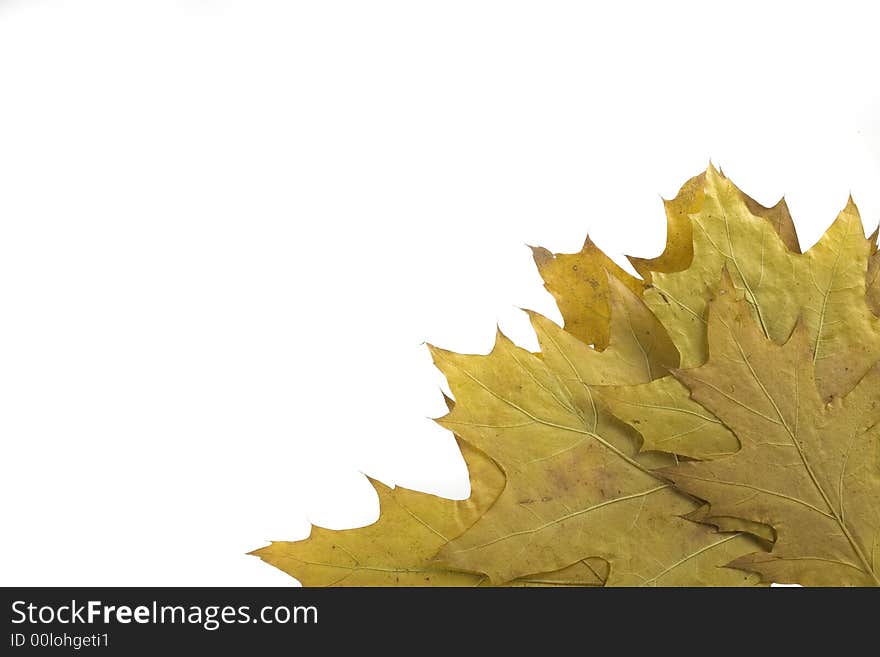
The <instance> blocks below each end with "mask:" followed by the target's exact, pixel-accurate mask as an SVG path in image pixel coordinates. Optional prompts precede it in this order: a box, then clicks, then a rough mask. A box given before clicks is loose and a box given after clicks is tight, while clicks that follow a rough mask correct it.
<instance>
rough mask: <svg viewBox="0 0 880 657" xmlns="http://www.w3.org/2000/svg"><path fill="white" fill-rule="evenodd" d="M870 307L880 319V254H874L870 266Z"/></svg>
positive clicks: (868, 279)
mask: <svg viewBox="0 0 880 657" xmlns="http://www.w3.org/2000/svg"><path fill="white" fill-rule="evenodd" d="M867 286H868V305H869V306H870V307H871V310H872V311H873V313H874V314H875V315H877V316H878V317H880V253H874V255H872V256H871V260H870V262H869V264H868V276H867Z"/></svg>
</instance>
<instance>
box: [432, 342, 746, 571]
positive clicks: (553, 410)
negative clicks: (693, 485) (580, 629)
mask: <svg viewBox="0 0 880 657" xmlns="http://www.w3.org/2000/svg"><path fill="white" fill-rule="evenodd" d="M432 354H433V356H434V361H435V363H436V365H437V366H438V367H439V368H440V370H441V371H442V372H443V373H444V374H445V375H446V377H447V380H448V381H449V385H450V387H451V389H452V392H453V394H454V396H455V398H456V404H455V407H454V408H453V409H452V411H451V412H450V413H449V415H447V416H446V417H444V418H441V419H440V420H439V422H440V424H441V425H443V426H445V427H447V428H449V429H450V430H452V431H454V432H455V433H456V434H458V435H460V436H461V437H462V439H463V440H464V441H467V442H469V443H471V444H473V445H474V446H476V447H477V448H478V449H480V450H481V451H484V452H485V453H487V454H488V455H489V456H490V457H491V458H492V459H493V460H494V461H495V462H497V463H498V464H499V465H500V466H501V467H502V469H503V470H504V472H505V476H506V477H507V484H506V486H505V488H504V491H502V493H501V495H500V496H499V497H498V500H497V501H496V502H495V503H494V504H493V505H492V506H491V507H490V508H489V509H488V510H487V511H486V513H485V514H484V515H483V516H482V517H481V518H480V519H479V520H478V521H477V522H476V523H475V524H474V525H473V526H472V527H471V528H470V529H469V530H468V531H467V532H466V533H465V534H464V535H462V536H460V537H459V538H457V539H455V540H453V541H450V542H449V543H448V544H447V545H446V546H444V547H443V548H442V549H441V550H440V552H439V555H438V561H439V562H440V563H442V564H443V565H445V566H448V567H452V568H455V569H461V570H467V571H473V572H482V573H485V574H486V575H488V576H489V578H490V580H491V581H492V582H493V583H503V582H506V581H509V580H512V579H515V578H517V577H521V576H523V575H525V574H527V573H532V572H537V571H542V570H556V569H559V568H563V567H565V566H566V565H568V564H570V563H572V562H574V561H577V560H579V559H582V558H584V557H586V556H593V557H601V558H602V559H604V560H605V561H607V562H608V563H609V567H610V568H609V574H608V580H607V582H606V585H609V586H614V585H657V584H660V585H683V584H689V585H700V584H712V585H734V584H751V583H753V580H750V579H749V578H747V577H744V576H743V573H742V572H738V571H736V570H733V569H725V568H719V566H723V565H724V564H726V563H727V562H728V561H730V560H731V559H732V558H734V556H738V555H741V554H745V553H746V552H750V551H754V550H756V549H759V548H758V546H757V544H756V543H755V542H754V541H753V539H751V538H749V537H747V536H745V535H742V534H718V533H716V532H714V531H712V530H711V529H710V528H709V527H708V526H707V525H701V524H698V523H695V522H691V521H689V520H686V519H684V518H682V517H681V516H682V515H684V514H687V513H689V512H692V511H693V510H695V509H696V508H697V506H698V505H697V504H696V503H695V502H693V501H692V500H691V499H689V498H688V497H686V496H682V495H680V494H679V493H677V492H676V491H675V490H673V489H672V487H671V486H670V485H669V482H668V481H665V480H663V479H661V478H658V477H657V476H656V475H655V474H653V473H652V471H651V470H650V468H648V467H646V466H645V465H643V464H642V463H640V462H639V461H638V459H637V450H638V441H637V437H636V436H635V435H634V434H633V433H632V432H631V431H630V430H628V429H627V427H626V426H625V425H623V424H621V423H620V422H618V421H617V420H615V419H614V418H613V417H611V416H610V414H608V413H606V412H605V411H604V410H603V408H602V407H601V406H600V405H596V404H592V403H590V402H589V395H588V394H587V395H586V396H585V397H582V398H581V399H580V400H579V399H578V398H577V397H575V396H574V395H572V393H571V391H570V389H569V387H568V386H567V385H566V383H565V382H564V381H563V380H562V379H561V378H560V377H559V376H557V375H556V373H555V372H554V371H553V370H552V369H551V368H550V367H548V365H547V364H546V363H545V362H544V361H543V360H542V359H540V358H538V357H537V356H535V355H534V354H531V353H529V352H528V351H526V350H524V349H521V348H519V347H517V346H516V345H514V344H513V343H512V342H511V341H510V340H509V339H507V338H506V337H505V336H504V335H502V334H501V333H499V334H498V336H497V340H496V344H495V347H494V349H493V350H492V352H491V353H490V354H488V355H486V356H480V355H462V354H455V353H452V352H448V351H445V350H442V349H437V348H432ZM582 387H583V386H582ZM584 400H586V403H584ZM609 528H614V529H613V530H612V531H609Z"/></svg>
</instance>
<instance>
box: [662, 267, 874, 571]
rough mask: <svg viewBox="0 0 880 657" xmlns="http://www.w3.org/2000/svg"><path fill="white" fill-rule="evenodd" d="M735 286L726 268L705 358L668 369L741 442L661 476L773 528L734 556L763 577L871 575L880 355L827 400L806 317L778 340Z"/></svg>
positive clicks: (724, 510)
mask: <svg viewBox="0 0 880 657" xmlns="http://www.w3.org/2000/svg"><path fill="white" fill-rule="evenodd" d="M736 296H737V291H736V289H735V287H734V285H733V281H732V278H731V276H729V275H727V274H725V276H724V281H723V283H722V285H721V287H720V289H719V291H718V298H717V300H716V301H715V302H713V303H712V306H711V310H710V313H709V330H708V342H709V360H708V362H707V363H706V364H705V365H703V366H701V367H699V368H695V369H688V370H680V371H678V372H676V373H675V375H676V376H677V377H678V378H679V379H680V380H681V381H682V382H683V383H684V384H685V385H686V386H687V387H688V388H689V389H690V390H691V393H692V395H693V397H694V399H695V400H696V401H697V402H699V403H700V404H702V405H703V406H705V407H706V408H707V409H709V410H710V411H712V412H713V413H714V414H715V415H716V416H718V417H719V418H720V419H721V420H722V421H723V422H724V423H725V424H726V425H727V426H729V427H730V428H731V429H732V430H733V431H734V432H735V433H736V435H737V437H738V438H739V440H740V442H741V444H742V447H741V449H740V450H739V451H738V452H737V453H736V454H734V455H731V456H727V457H725V458H721V459H718V460H714V461H707V462H690V463H682V464H680V465H679V466H678V467H675V468H670V469H669V470H667V471H666V474H667V475H668V476H669V477H670V478H671V479H672V480H673V481H674V482H675V483H676V485H677V486H679V487H680V488H681V489H682V490H685V491H687V492H689V493H691V494H693V495H695V496H697V497H699V498H701V499H704V500H706V501H708V502H709V503H710V504H711V505H712V512H713V513H715V514H719V515H731V516H738V517H742V518H746V519H748V520H751V521H755V522H760V523H763V524H766V525H769V526H771V527H773V528H774V529H775V531H776V535H777V537H776V541H775V544H774V546H773V550H772V552H770V553H769V554H767V553H756V554H753V555H747V556H743V557H740V558H739V559H737V560H735V561H734V565H736V566H738V567H741V568H745V569H748V570H753V571H756V572H758V573H760V574H761V575H762V577H763V578H764V579H765V580H766V581H776V582H795V583H801V584H805V585H855V586H869V585H873V586H876V585H880V572H878V556H880V505H878V504H877V501H878V499H880V425H878V422H880V395H878V390H880V365H878V366H874V367H873V368H871V369H870V370H869V371H868V373H867V374H866V375H865V377H864V378H863V379H862V380H861V381H860V382H859V383H858V385H857V386H856V387H855V389H854V390H853V391H852V392H850V393H849V394H848V395H846V396H845V397H843V398H838V399H835V400H834V401H833V402H832V403H831V404H826V403H825V402H824V401H823V399H822V396H821V394H820V392H819V390H818V387H817V380H816V376H815V370H814V358H813V351H812V349H813V346H814V344H815V342H814V339H813V337H812V336H811V334H810V331H809V329H808V326H807V324H806V323H805V322H801V323H798V324H797V326H796V327H795V329H794V332H793V333H792V335H791V336H790V338H789V339H788V340H787V342H786V343H785V344H784V345H782V346H780V345H777V344H775V343H774V342H773V341H772V340H770V339H768V338H767V337H766V336H765V335H764V332H763V330H762V329H761V328H760V326H759V325H758V324H757V322H756V321H755V318H754V312H753V310H752V308H751V305H750V304H749V303H748V302H747V301H745V300H738V299H736Z"/></svg>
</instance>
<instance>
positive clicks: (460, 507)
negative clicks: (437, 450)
mask: <svg viewBox="0 0 880 657" xmlns="http://www.w3.org/2000/svg"><path fill="white" fill-rule="evenodd" d="M459 445H460V446H461V452H462V456H463V457H464V459H465V463H466V464H467V466H468V474H469V477H470V484H471V495H470V497H469V498H468V499H466V500H447V499H444V498H440V497H436V496H434V495H429V494H427V493H420V492H418V491H412V490H408V489H405V488H400V487H397V488H393V489H392V488H389V487H388V486H385V485H384V484H382V483H381V482H379V481H375V480H371V482H372V484H373V486H374V487H375V489H376V493H377V494H378V495H379V511H380V513H379V519H378V520H377V521H376V522H375V523H373V524H371V525H368V526H366V527H359V528H356V529H346V530H341V531H338V530H331V529H324V528H323V527H312V532H311V535H310V536H309V537H308V538H307V539H304V540H302V541H295V542H293V541H276V542H272V543H271V544H270V545H268V546H266V547H264V548H260V549H258V550H255V551H253V552H252V553H251V554H253V555H256V556H258V557H260V558H261V559H262V560H263V561H266V562H267V563H270V564H272V565H273V566H275V567H276V568H279V569H281V570H283V571H284V572H286V573H288V574H290V575H293V576H294V577H296V578H297V579H298V580H299V581H300V582H302V584H303V585H304V586H478V585H479V584H480V583H481V582H482V581H483V579H484V578H483V577H481V576H479V575H474V574H470V573H460V572H450V571H445V570H444V569H440V568H437V567H436V566H434V565H433V564H431V558H432V557H433V556H434V555H435V554H436V553H437V551H438V550H439V549H440V548H441V547H442V546H443V545H444V544H445V543H446V542H447V541H448V540H449V539H451V538H454V537H456V536H458V535H459V534H461V533H462V532H463V531H464V530H466V529H467V528H468V527H469V526H470V525H472V524H473V523H474V522H475V521H476V520H477V519H478V518H479V517H480V516H481V515H482V514H483V513H484V512H485V510H486V509H487V508H489V506H491V504H492V503H493V502H494V501H495V499H496V498H497V497H498V495H499V493H500V492H501V490H502V489H503V488H504V475H503V473H502V472H501V471H500V470H499V469H498V467H497V466H496V465H495V464H494V463H493V462H492V460H491V459H490V458H488V457H487V456H486V455H485V454H481V453H480V452H479V450H477V449H474V448H473V447H471V446H470V445H467V444H466V443H463V442H461V441H460V442H459Z"/></svg>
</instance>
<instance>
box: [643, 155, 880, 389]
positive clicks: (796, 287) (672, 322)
mask: <svg viewBox="0 0 880 657" xmlns="http://www.w3.org/2000/svg"><path fill="white" fill-rule="evenodd" d="M752 207H753V206H752ZM690 216H691V218H692V220H693V222H694V232H693V248H694V255H693V260H692V262H691V264H690V266H689V267H688V268H687V269H685V270H683V271H680V272H673V273H664V272H656V273H654V274H653V275H652V278H651V280H652V285H651V287H650V288H648V289H647V290H646V291H645V301H646V303H647V304H648V306H649V307H650V308H651V310H652V311H653V312H654V313H655V314H656V315H657V317H658V318H659V319H660V321H661V322H662V323H663V325H664V326H665V327H666V328H667V330H668V331H669V334H670V336H671V337H672V339H673V341H674V342H675V344H676V346H677V347H678V350H679V352H680V353H681V357H682V366H683V367H696V366H698V365H701V364H702V363H704V362H705V360H706V356H707V341H706V326H705V324H706V312H707V308H708V302H709V299H711V298H712V297H713V296H714V295H715V292H716V291H717V287H716V286H717V281H718V277H719V273H720V272H721V269H722V268H723V267H725V266H726V267H727V268H728V270H729V271H730V275H731V278H732V280H733V284H734V286H735V287H736V288H737V289H738V290H741V291H742V293H743V294H744V296H745V298H746V300H747V302H748V303H749V305H750V307H751V308H752V312H753V313H754V314H755V318H756V321H757V322H758V325H759V326H760V327H761V330H762V331H763V333H764V334H765V336H767V337H769V338H771V339H773V340H775V341H777V342H783V341H784V340H785V339H786V338H787V337H788V336H789V335H790V333H791V331H792V329H793V328H794V325H795V323H796V322H797V320H798V318H799V317H800V316H801V315H803V317H804V323H805V327H806V329H807V332H808V335H809V339H810V341H811V346H812V350H813V354H814V355H813V359H814V362H815V364H816V368H817V374H816V378H817V382H818V385H819V389H820V391H821V394H822V396H823V397H825V398H830V397H832V396H840V395H842V394H845V393H846V392H847V391H848V390H850V389H852V387H853V386H854V385H855V383H856V382H857V381H858V380H859V379H860V378H861V377H862V376H863V375H864V374H865V372H866V371H867V370H868V368H869V367H870V366H871V365H872V364H873V363H874V362H875V361H876V360H877V359H878V358H880V322H878V320H877V318H876V317H874V316H873V315H872V313H871V312H870V310H869V308H868V306H867V304H866V302H865V299H866V288H865V272H866V269H867V261H868V256H869V252H870V241H869V240H867V239H866V238H865V235H864V228H863V226H862V222H861V220H860V218H859V214H858V210H857V209H856V207H855V205H854V204H853V203H852V201H851V200H850V202H849V203H848V204H847V206H846V208H845V209H844V210H843V211H842V212H841V213H840V215H839V216H838V218H837V220H835V222H834V223H833V224H832V226H831V227H830V228H829V229H828V231H827V232H826V233H825V235H824V236H823V237H822V238H821V239H820V240H819V242H818V243H817V244H816V245H815V246H813V247H812V248H811V249H810V250H809V251H807V252H806V253H805V254H800V253H796V252H794V251H792V250H791V249H790V248H789V247H788V246H786V244H785V243H784V242H783V240H782V239H780V237H779V235H778V234H777V232H776V230H774V228H773V226H772V225H771V223H772V222H771V221H768V220H767V218H766V217H758V216H755V215H754V214H753V213H752V212H751V210H750V204H749V203H748V202H747V201H746V200H745V199H744V197H743V194H742V192H740V191H739V190H738V189H737V188H736V187H735V186H734V185H733V184H732V183H731V182H730V181H729V180H727V179H726V178H724V177H723V176H721V175H720V174H719V173H718V172H717V171H716V170H715V169H714V168H713V167H709V169H708V170H707V171H706V174H705V190H704V199H703V204H702V206H701V207H700V209H699V211H698V212H697V213H694V214H692V215H690Z"/></svg>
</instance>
